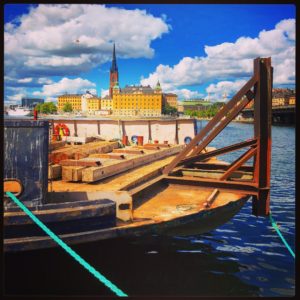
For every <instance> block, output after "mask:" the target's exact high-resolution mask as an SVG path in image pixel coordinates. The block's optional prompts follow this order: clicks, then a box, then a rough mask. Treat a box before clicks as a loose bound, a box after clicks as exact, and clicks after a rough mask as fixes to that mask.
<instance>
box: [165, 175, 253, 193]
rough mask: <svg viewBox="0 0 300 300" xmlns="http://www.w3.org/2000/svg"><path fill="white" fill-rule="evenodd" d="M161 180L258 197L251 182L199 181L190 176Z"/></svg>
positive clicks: (202, 179) (206, 179)
mask: <svg viewBox="0 0 300 300" xmlns="http://www.w3.org/2000/svg"><path fill="white" fill-rule="evenodd" d="M162 180H163V181H165V182H167V183H169V184H181V185H193V186H201V187H207V188H216V189H220V190H229V191H231V192H236V193H245V194H248V195H258V189H257V185H256V184H255V183H253V182H244V181H222V180H217V179H208V178H201V179H199V178H195V177H190V176H184V177H176V176H165V177H163V178H162Z"/></svg>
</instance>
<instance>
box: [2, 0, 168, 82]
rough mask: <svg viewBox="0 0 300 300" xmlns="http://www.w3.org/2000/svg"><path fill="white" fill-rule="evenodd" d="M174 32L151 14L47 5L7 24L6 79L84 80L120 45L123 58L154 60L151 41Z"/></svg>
mask: <svg viewBox="0 0 300 300" xmlns="http://www.w3.org/2000/svg"><path fill="white" fill-rule="evenodd" d="M169 29H170V28H169V26H168V25H167V23H166V22H165V20H164V19H163V18H159V17H154V16H152V15H151V14H147V13H146V11H145V10H139V9H136V10H126V9H123V8H108V7H106V6H104V5H98V4H97V5H95V4H92V5H87V4H78V5H77V4H55V5H53V4H45V5H44V4H41V5H38V6H37V7H32V8H31V9H30V11H29V13H28V14H25V15H22V16H21V17H20V18H19V19H18V22H11V23H7V24H5V32H4V40H5V44H4V58H5V64H4V66H5V75H6V76H9V77H12V78H25V77H29V76H28V75H30V77H31V76H32V77H46V76H69V75H75V76H78V75H80V74H81V73H82V72H85V71H88V70H90V69H91V68H93V67H95V66H100V65H101V64H102V63H104V62H107V61H109V60H110V59H111V51H112V45H113V42H114V41H115V42H116V46H117V52H118V57H123V58H137V57H147V58H151V57H152V56H153V54H154V49H152V48H151V45H150V44H151V42H152V41H153V40H155V39H157V38H160V37H161V36H162V34H164V33H167V32H168V31H169Z"/></svg>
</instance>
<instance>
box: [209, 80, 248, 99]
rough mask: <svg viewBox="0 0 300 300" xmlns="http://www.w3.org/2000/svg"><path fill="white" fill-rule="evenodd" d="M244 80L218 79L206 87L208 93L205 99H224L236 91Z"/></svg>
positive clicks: (243, 83)
mask: <svg viewBox="0 0 300 300" xmlns="http://www.w3.org/2000/svg"><path fill="white" fill-rule="evenodd" d="M246 82H247V81H246V80H236V81H219V82H218V83H216V84H214V83H212V84H210V85H209V86H208V87H207V88H206V92H207V94H208V96H207V97H206V99H209V100H211V101H225V100H227V99H228V97H230V96H232V95H234V94H235V93H236V92H238V91H239V90H240V89H241V87H242V86H243V85H245V83H246Z"/></svg>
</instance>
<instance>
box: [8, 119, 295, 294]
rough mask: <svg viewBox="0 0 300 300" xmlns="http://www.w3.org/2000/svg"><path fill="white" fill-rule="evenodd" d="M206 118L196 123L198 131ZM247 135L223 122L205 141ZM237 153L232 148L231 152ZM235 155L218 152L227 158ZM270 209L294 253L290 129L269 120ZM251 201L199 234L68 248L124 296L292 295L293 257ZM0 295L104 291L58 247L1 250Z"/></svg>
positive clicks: (217, 143) (249, 128) (248, 127)
mask: <svg viewBox="0 0 300 300" xmlns="http://www.w3.org/2000/svg"><path fill="white" fill-rule="evenodd" d="M205 123H206V121H198V124H197V128H198V130H199V129H200V128H201V127H203V126H204V125H205ZM252 136H253V125H252V124H242V123H231V124H229V126H227V128H226V129H225V130H224V131H223V132H222V133H221V134H220V135H219V136H218V137H217V138H216V139H215V140H214V141H213V143H211V144H210V146H213V147H217V148H220V147H223V146H226V145H229V144H232V143H236V142H239V141H243V140H246V139H248V138H251V137H252ZM237 153H238V152H237ZM236 155H238V154H235V153H230V154H227V155H224V156H223V157H221V158H222V159H224V160H228V161H232V160H233V159H234V158H235V157H236ZM271 176H272V177H271V211H272V215H273V218H274V220H275V221H276V222H277V224H278V226H279V229H280V231H281V232H282V234H283V236H284V237H285V238H286V240H287V242H288V244H289V245H290V246H291V248H292V249H293V250H294V251H295V128H294V127H281V126H272V173H271ZM251 209H252V208H251V201H248V202H247V203H246V205H245V206H244V207H243V208H242V210H241V211H240V212H239V213H238V214H237V215H236V216H235V217H234V218H233V219H231V221H229V222H228V223H226V224H224V225H223V226H221V227H219V228H218V229H216V230H214V231H211V232H209V233H207V234H203V235H194V236H188V237H184V238H183V237H176V236H174V237H169V238H166V237H162V236H157V235H152V236H149V237H147V238H131V239H116V240H106V241H101V242H96V243H89V244H83V245H78V246H74V247H73V248H74V250H75V251H77V252H78V253H79V254H80V255H81V256H82V257H83V258H84V259H86V260H87V261H88V262H89V263H90V264H91V265H92V266H94V267H95V269H97V270H99V271H100V272H101V273H102V274H103V275H105V276H106V277H107V278H109V279H110V280H111V281H112V282H113V283H114V284H116V285H117V286H118V287H119V288H120V289H122V290H123V291H124V292H125V293H127V294H128V295H130V296H146V295H149V296H220V297H222V296H268V297H273V296H293V295H294V294H295V260H294V258H293V257H292V256H291V254H290V253H289V251H288V250H287V248H286V247H285V246H284V244H283V243H282V241H281V239H280V238H279V236H278V235H277V233H276V232H275V230H274V229H273V228H272V226H271V223H270V220H269V218H263V217H255V216H253V215H252V214H251ZM4 263H5V269H4V280H5V282H4V289H5V292H4V293H5V294H14V295H17V294H18V295H97V296H104V295H106V296H112V295H113V294H112V292H111V291H110V290H108V289H107V288H106V287H104V286H103V285H102V284H101V283H100V282H98V281H97V280H96V279H95V278H94V277H93V276H92V275H91V274H90V273H88V272H87V271H86V270H85V269H83V268H82V267H81V266H80V265H79V264H78V263H77V262H75V261H74V260H73V259H72V258H71V257H70V256H69V255H68V254H66V253H65V252H64V251H63V250H62V249H60V248H55V249H44V250H36V251H29V252H24V253H7V254H5V256H4Z"/></svg>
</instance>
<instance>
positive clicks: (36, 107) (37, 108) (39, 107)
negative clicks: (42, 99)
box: [34, 103, 42, 113]
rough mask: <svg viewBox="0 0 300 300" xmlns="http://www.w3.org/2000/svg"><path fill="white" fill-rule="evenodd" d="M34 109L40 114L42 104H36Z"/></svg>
mask: <svg viewBox="0 0 300 300" xmlns="http://www.w3.org/2000/svg"><path fill="white" fill-rule="evenodd" d="M34 109H35V110H36V111H37V112H39V113H40V112H41V111H42V103H38V104H37V105H36V106H35V108H34Z"/></svg>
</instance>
